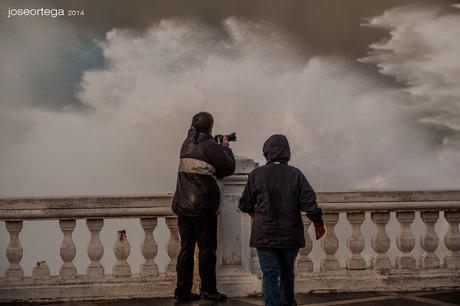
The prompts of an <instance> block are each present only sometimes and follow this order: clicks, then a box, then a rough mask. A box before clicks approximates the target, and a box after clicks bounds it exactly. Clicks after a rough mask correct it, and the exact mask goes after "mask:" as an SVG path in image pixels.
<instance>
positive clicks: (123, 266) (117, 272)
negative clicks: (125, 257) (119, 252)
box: [112, 263, 131, 277]
mask: <svg viewBox="0 0 460 306" xmlns="http://www.w3.org/2000/svg"><path fill="white" fill-rule="evenodd" d="M112 273H113V276H115V277H130V276H131V267H130V266H129V264H128V263H118V264H116V265H115V266H114V267H113V271H112Z"/></svg>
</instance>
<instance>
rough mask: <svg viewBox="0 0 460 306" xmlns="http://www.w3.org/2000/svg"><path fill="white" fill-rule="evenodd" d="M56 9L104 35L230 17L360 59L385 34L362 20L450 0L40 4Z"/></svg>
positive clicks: (313, 49) (86, 0)
mask: <svg viewBox="0 0 460 306" xmlns="http://www.w3.org/2000/svg"><path fill="white" fill-rule="evenodd" d="M45 3H49V4H50V5H52V6H55V7H66V8H73V9H85V11H86V12H87V15H86V17H84V18H80V17H79V18H68V20H69V21H71V22H74V23H76V24H78V26H79V27H81V28H82V29H83V28H84V29H85V30H87V31H91V32H92V31H95V32H97V33H101V32H102V33H104V32H106V31H108V30H111V29H112V28H114V27H132V28H139V29H144V28H146V27H148V26H149V25H151V24H152V23H155V22H158V21H159V20H161V19H167V18H196V19H198V20H200V21H201V22H204V23H207V24H208V25H211V26H215V27H216V28H219V27H220V26H221V22H222V20H224V19H226V18H227V17H230V16H235V17H238V18H246V19H250V20H264V21H268V22H271V23H273V24H275V25H276V26H278V27H279V28H281V29H282V30H284V31H285V33H286V34H287V35H289V36H290V38H291V39H292V41H293V43H295V44H296V45H297V46H298V47H300V48H301V49H302V50H304V52H307V53H314V54H334V55H343V56H346V57H350V58H352V59H355V58H357V57H361V56H363V55H364V54H365V53H366V52H367V50H368V45H369V44H370V43H372V42H375V41H377V40H380V39H381V37H383V36H384V35H385V34H386V33H384V32H383V31H379V30H377V29H369V28H366V27H362V26H360V24H361V23H362V22H363V18H366V17H370V16H376V15H380V14H381V13H382V12H383V11H385V10H387V9H390V8H392V7H395V6H401V5H407V4H412V3H418V4H426V5H436V6H443V7H445V8H449V7H451V6H452V4H454V3H456V1H455V0H421V1H414V0H385V1H377V0H374V1H370V0H353V1H350V0H348V1H344V0H327V1H318V0H288V1H281V0H252V1H248V0H232V1H229V0H194V1H182V0H167V1H158V0H157V1H155V0H153V1H152V0H137V1H126V0H100V1H93V0H83V1H82V0H71V1H65V2H63V1H59V0H52V1H45Z"/></svg>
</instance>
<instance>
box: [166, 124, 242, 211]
mask: <svg viewBox="0 0 460 306" xmlns="http://www.w3.org/2000/svg"><path fill="white" fill-rule="evenodd" d="M180 158H181V160H180V166H179V173H178V175H177V186H176V192H175V193H174V198H173V202H172V210H173V212H174V213H175V214H177V215H178V216H208V215H213V214H216V212H217V210H218V208H219V201H220V190H219V186H218V185H217V182H216V178H223V177H225V176H228V175H231V174H233V172H234V171H235V158H234V156H233V153H232V150H231V149H230V148H228V147H225V146H222V145H220V144H217V143H216V141H215V140H214V138H213V137H212V135H211V134H210V133H207V132H202V131H198V130H196V129H195V128H193V127H192V128H190V130H189V131H188V134H187V138H186V139H185V140H184V143H183V144H182V148H181V151H180Z"/></svg>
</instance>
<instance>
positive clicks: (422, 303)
mask: <svg viewBox="0 0 460 306" xmlns="http://www.w3.org/2000/svg"><path fill="white" fill-rule="evenodd" d="M296 299H297V302H298V305H299V306H300V305H308V306H328V305H355V306H398V305H403V306H430V305H438V306H453V305H460V290H457V291H424V292H410V293H407V292H406V293H397V292H358V293H323V294H320V293H312V294H298V295H296ZM0 305H11V306H19V305H23V306H25V305H46V306H174V305H177V306H201V305H203V306H205V305H206V306H224V305H225V306H263V305H264V302H263V298H262V297H248V298H232V299H229V300H227V301H226V302H219V303H218V302H212V301H208V300H199V301H194V302H188V303H184V302H182V303H179V302H175V301H174V300H173V299H165V298H157V299H155V298H154V299H130V300H117V301H95V302H61V303H59V302H54V303H40V304H37V303H35V304H30V303H15V304H11V303H8V304H1V303H0Z"/></svg>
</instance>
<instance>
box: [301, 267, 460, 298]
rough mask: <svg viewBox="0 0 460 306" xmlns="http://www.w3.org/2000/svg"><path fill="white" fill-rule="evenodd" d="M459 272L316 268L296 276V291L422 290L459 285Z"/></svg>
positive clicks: (450, 287) (449, 287)
mask: <svg viewBox="0 0 460 306" xmlns="http://www.w3.org/2000/svg"><path fill="white" fill-rule="evenodd" d="M458 288H460V274H459V273H458V272H456V271H454V270H448V269H440V270H433V271H429V270H427V271H414V272H413V273H410V274H409V273H401V272H399V271H397V270H391V271H388V274H385V275H383V274H379V273H376V272H375V271H371V270H365V271H347V270H340V271H333V272H321V273H319V272H315V273H310V274H302V275H297V276H296V291H297V292H301V293H308V292H360V291H361V292H363V291H422V290H429V289H437V290H439V289H458Z"/></svg>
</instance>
